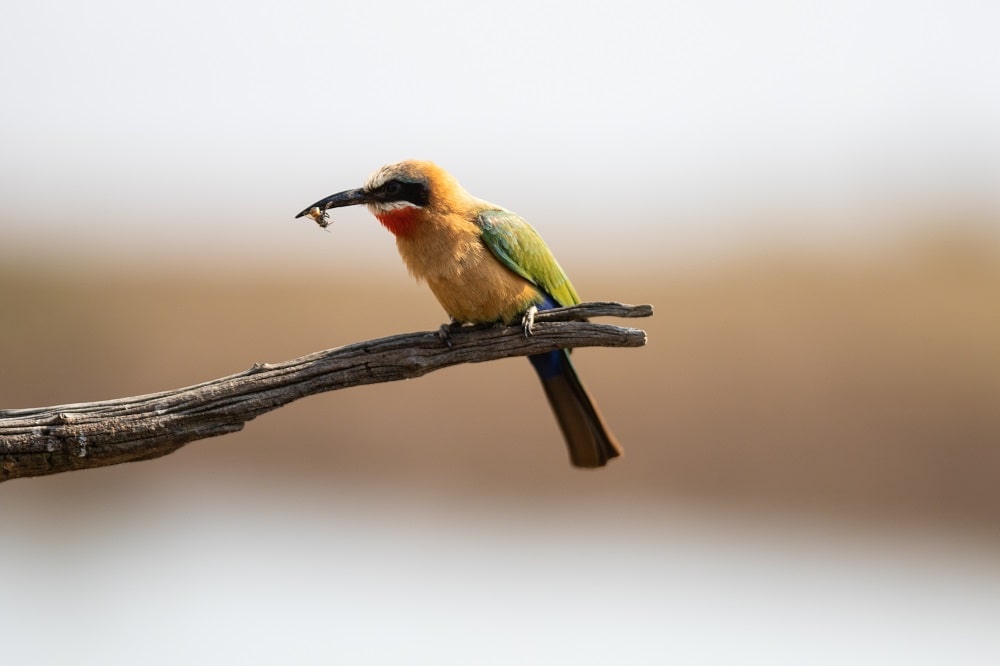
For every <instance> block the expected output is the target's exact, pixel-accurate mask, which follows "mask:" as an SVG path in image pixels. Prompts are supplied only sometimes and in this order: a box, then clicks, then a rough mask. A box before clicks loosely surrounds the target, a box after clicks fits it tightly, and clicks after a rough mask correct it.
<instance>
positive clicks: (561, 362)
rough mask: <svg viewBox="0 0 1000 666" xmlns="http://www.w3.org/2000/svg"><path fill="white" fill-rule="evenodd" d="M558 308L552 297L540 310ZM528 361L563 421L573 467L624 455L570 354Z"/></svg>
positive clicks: (598, 464)
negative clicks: (583, 382)
mask: <svg viewBox="0 0 1000 666" xmlns="http://www.w3.org/2000/svg"><path fill="white" fill-rule="evenodd" d="M554 307H558V305H557V304H556V303H555V301H553V300H552V298H551V297H550V296H548V295H546V299H545V301H544V302H543V303H540V304H539V305H538V309H539V310H549V309H551V308H554ZM528 360H530V361H531V365H532V366H534V368H535V372H537V373H538V377H539V379H541V380H542V388H543V389H544V390H545V397H546V398H548V401H549V405H550V406H551V407H552V411H553V412H554V413H555V415H556V420H557V421H558V422H559V427H560V429H561V430H562V433H563V437H564V438H565V440H566V446H567V447H568V448H569V457H570V461H571V462H572V463H573V465H575V466H576V467H603V466H604V465H606V464H607V463H608V460H610V459H611V458H615V457H617V456H620V455H621V447H620V446H619V445H618V442H617V440H615V438H614V436H613V435H612V434H611V432H610V431H609V430H608V428H607V426H606V425H605V424H604V419H602V418H601V414H600V412H598V411H597V407H596V405H594V402H593V400H591V399H590V394H588V393H587V391H586V389H584V388H583V384H581V383H580V378H579V377H578V376H577V374H576V370H575V369H574V368H573V363H572V362H571V361H570V359H569V352H568V351H567V350H564V349H557V350H555V351H551V352H546V353H544V354H535V355H533V356H529V357H528Z"/></svg>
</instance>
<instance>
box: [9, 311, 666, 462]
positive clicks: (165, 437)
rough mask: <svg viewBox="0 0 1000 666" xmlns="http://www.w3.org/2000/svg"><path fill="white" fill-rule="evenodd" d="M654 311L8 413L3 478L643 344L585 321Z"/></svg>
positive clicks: (348, 353) (424, 338)
mask: <svg viewBox="0 0 1000 666" xmlns="http://www.w3.org/2000/svg"><path fill="white" fill-rule="evenodd" d="M652 313H653V308H652V307H651V306H649V305H638V306H633V305H623V304H621V303H584V304H581V305H576V306H573V307H570V308H560V309H558V310H549V311H545V312H539V313H538V315H537V317H536V318H535V326H534V328H533V331H532V335H531V336H527V337H526V336H525V335H524V332H523V331H522V329H521V327H520V326H506V327H504V326H491V327H473V326H464V327H462V328H460V329H453V330H452V334H451V338H450V341H451V346H450V348H449V347H448V346H447V345H446V344H445V343H444V342H443V341H442V339H441V337H440V336H439V334H438V333H437V332H426V333H407V334H402V335H394V336H391V337H387V338H381V339H378V340H369V341H366V342H357V343H354V344H351V345H347V346H345V347H338V348H337V349H329V350H326V351H321V352H317V353H315V354H310V355H308V356H303V357H301V358H297V359H294V360H291V361H285V362H282V363H257V364H255V365H254V366H253V367H251V368H250V369H249V370H246V371H245V372H241V373H239V374H236V375H230V376H228V377H222V378H220V379H213V380H211V381H208V382H204V383H202V384H197V385H195V386H189V387H187V388H181V389H176V390H173V391H164V392H162V393H152V394H149V395H141V396H134V397H130V398H118V399H115V400H105V401H101V402H88V403H77V404H72V405H59V406H56V407H38V408H32V409H9V410H0V481H6V480H8V479H15V478H18V477H26V476H41V475H44V474H56V473H59V472H68V471H72V470H78V469H89V468H93V467H104V466H106V465H115V464H118V463H123V462H131V461H137V460H149V459H152V458H158V457H160V456H163V455H166V454H168V453H172V452H173V451H176V450H177V449H179V448H180V447H182V446H183V445H184V444H186V443H188V442H190V441H193V440H196V439H204V438H206V437H214V436H217V435H224V434H226V433H230V432H236V431H238V430H241V429H242V428H243V424H244V423H246V422H247V421H249V420H251V419H253V418H255V417H257V416H259V415H260V414H263V413H265V412H269V411H271V410H272V409H277V408H278V407H281V406H282V405H286V404H288V403H290V402H292V401H293V400H298V399H299V398H304V397H306V396H309V395H314V394H317V393H322V392H324V391H336V390H337V389H343V388H349V387H352V386H361V385H364V384H374V383H378V382H391V381H396V380H399V379H411V378H414V377H420V376H421V375H424V374H426V373H428V372H432V371H434V370H439V369H441V368H446V367H448V366H452V365H458V364H459V363H480V362H483V361H493V360H496V359H500V358H508V357H511V356H526V355H528V354H537V353H540V352H546V351H552V350H554V349H566V348H570V347H640V346H642V345H644V344H645V343H646V333H645V332H644V331H641V330H638V329H634V328H624V327H620V326H612V325H609V324H594V323H590V322H586V321H582V320H584V319H586V318H588V317H601V316H612V317H648V316H650V315H652Z"/></svg>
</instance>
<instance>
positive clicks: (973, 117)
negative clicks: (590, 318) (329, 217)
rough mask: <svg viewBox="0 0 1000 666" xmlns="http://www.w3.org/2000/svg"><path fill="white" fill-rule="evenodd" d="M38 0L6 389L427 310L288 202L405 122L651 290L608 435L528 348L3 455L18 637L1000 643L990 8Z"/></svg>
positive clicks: (613, 270) (117, 650) (375, 252)
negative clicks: (566, 428)
mask: <svg viewBox="0 0 1000 666" xmlns="http://www.w3.org/2000/svg"><path fill="white" fill-rule="evenodd" d="M2 15H3V17H2V20H0V86H2V90H3V91H4V95H3V97H4V102H3V104H2V105H0V137H2V146H3V150H2V153H0V182H2V186H0V304H2V309H0V313H2V314H0V317H2V319H0V408H5V409H9V408H18V407H33V406H43V405H55V404H61V403H70V402H85V401H94V400H101V399H107V398H114V397H122V396H126V395H134V394H142V393H149V392H155V391H160V390H165V389H170V388H177V387H181V386H186V385H190V384H195V383H198V382H201V381H204V380H208V379H211V378H214V377H219V376H223V375H227V374H231V373H235V372H239V371H242V370H244V369H246V368H248V367H249V366H250V365H252V364H253V363H255V362H266V361H280V360H285V359H289V358H293V357H296V356H300V355H304V354H307V353H310V352H313V351H317V350H320V349H325V348H329V347H335V346H339V345H342V344H346V343H350V342H355V341H358V340H364V339H369V338H374V337H380V336H384V335H391V334H394V333H401V332H408V331H415V330H431V329H434V328H436V327H437V326H438V325H439V324H440V323H441V322H443V321H444V314H443V312H442V311H441V310H440V307H439V306H438V305H437V303H436V302H435V301H434V300H433V297H432V296H431V295H430V294H429V292H428V291H427V290H426V288H425V287H423V286H422V285H417V284H415V283H414V282H413V280H412V279H411V278H410V277H409V276H407V275H406V272H405V269H404V268H403V267H402V265H401V262H400V261H399V259H398V257H397V255H396V251H395V248H394V247H393V242H392V239H391V236H390V235H389V234H388V232H386V231H385V230H384V229H382V228H381V227H380V226H379V225H378V224H377V223H376V222H375V221H374V219H373V218H371V217H370V216H369V215H368V213H367V212H366V211H364V210H343V211H339V212H337V214H336V215H334V216H333V219H334V224H333V225H332V226H331V227H330V228H329V229H328V230H327V232H324V231H321V230H320V229H318V228H317V227H316V225H314V224H313V223H312V222H310V221H308V220H301V219H300V220H293V219H292V216H293V215H294V214H295V213H296V212H298V211H299V210H301V209H302V208H303V207H304V206H306V205H308V204H309V203H311V202H313V201H315V200H317V199H319V198H321V197H323V196H326V195H328V194H331V193H333V192H336V191H339V190H343V189H347V188H351V187H356V186H359V185H360V184H362V182H363V181H364V179H365V178H366V177H367V175H368V174H369V173H370V172H371V171H373V170H374V169H375V168H377V167H378V166H380V165H381V164H383V163H386V162H391V161H396V160H399V159H403V158H408V157H419V158H424V159H432V160H434V161H436V162H438V163H440V164H441V165H443V166H445V167H446V168H448V169H449V170H450V171H452V172H453V173H454V174H455V175H456V176H457V177H458V178H459V179H460V180H461V181H462V182H463V184H464V185H465V186H466V188H467V189H469V190H470V191H471V192H473V193H474V194H476V195H478V196H480V197H482V198H485V199H488V200H492V201H495V202H498V203H500V204H502V205H504V206H506V207H508V208H511V209H513V210H515V211H517V212H519V213H521V214H522V215H523V216H524V217H526V218H527V219H528V220H529V221H531V222H532V223H533V224H534V226H535V227H536V228H537V229H538V230H539V231H540V232H541V233H542V235H543V236H544V237H545V239H546V240H547V242H548V243H549V245H550V246H551V247H552V248H553V249H554V251H555V253H556V255H557V256H558V257H559V260H560V262H561V263H562V265H563V266H564V267H565V268H566V269H567V271H568V272H569V273H570V275H571V276H572V278H573V280H574V283H575V284H576V287H577V289H578V291H580V293H581V294H582V295H583V296H584V298H586V299H589V300H620V301H625V302H630V303H652V304H654V306H655V307H656V316H655V317H654V318H653V319H651V320H643V321H638V322H637V325H639V326H641V327H643V328H645V329H647V331H648V333H649V344H648V346H647V347H645V348H642V349H638V350H598V349H584V350H579V351H578V352H577V353H576V354H575V355H574V359H575V363H576V364H577V367H578V369H579V371H580V373H581V375H582V376H583V377H584V379H585V382H586V384H587V385H588V388H589V389H590V390H591V392H592V393H593V394H594V396H595V398H596V399H597V400H598V402H599V403H600V405H601V408H602V411H603V412H604V414H605V416H606V417H607V419H608V420H609V422H610V423H611V424H612V426H613V428H614V430H615V431H616V433H617V435H618V436H619V438H620V439H621V441H622V442H623V443H624V445H625V448H626V456H625V457H624V458H623V459H621V460H618V461H615V462H614V463H613V464H612V465H610V466H609V467H608V468H606V469H603V470H599V471H596V472H589V471H580V470H575V469H572V468H571V467H570V466H569V464H568V462H567V460H566V454H565V450H564V448H563V444H562V441H561V439H560V436H559V434H558V430H557V427H556V425H555V422H554V420H553V418H552V416H551V414H550V413H549V411H548V408H547V406H546V405H545V404H544V400H543V396H542V393H541V390H540V387H539V386H538V384H537V381H536V380H535V378H534V376H533V373H532V372H531V370H530V369H529V365H528V363H527V362H526V361H523V360H522V359H511V360H509V361H503V362H498V363H491V364H486V365H476V366H464V367H458V368H453V369H449V370H445V371H442V372H438V373H435V374H432V375H431V376H428V377H425V378H421V379H418V380H413V381H407V382H399V383H394V384H383V385H377V386H369V387H361V388H356V389H352V390H349V391H342V392H335V393H330V394H326V395H322V396H317V397H312V398H308V399H306V400H302V401H300V402H298V403H295V404H292V405H290V406H288V407H286V408H283V409H281V410H278V411H277V412H274V413H271V414H267V415H265V416H263V417H261V418H259V419H258V420H256V421H254V422H251V423H249V424H248V425H247V427H246V428H245V430H244V431H242V432H240V433H237V434H234V435H230V436H226V437H222V438H218V439H212V440H205V441H200V442H194V443H191V444H189V445H188V446H187V447H185V448H184V449H182V450H181V451H179V452H177V453H175V454H173V455H170V456H167V457H165V458H162V459H159V460H155V461H151V462H144V463H134V464H127V465H122V466H118V467H114V468H105V469H101V470H93V471H85V472H78V473H73V474H66V475H61V476H52V477H45V478H37V479H22V480H16V481H12V482H8V483H4V484H2V486H0V524H2V525H3V529H2V530H0V571H3V572H4V575H3V579H4V584H3V589H4V592H3V594H2V595H0V637H2V639H3V644H4V649H5V653H6V655H8V656H9V659H10V661H11V663H19V664H35V663H37V664H47V663H65V662H67V661H69V660H70V659H72V660H73V661H74V663H80V664H89V663H93V664H116V663H122V664H126V663H127V664H132V663H137V662H139V663H150V664H156V663H164V664H166V663H171V664H172V663H177V662H178V661H181V660H183V661H186V662H190V663H241V664H269V663H275V662H279V663H329V662H331V661H339V662H343V663H434V664H442V663H456V664H458V663H461V664H466V663H498V664H499V663H522V664H532V663H537V664H551V663H593V664H598V663H600V664H605V663H609V662H611V663H665V662H668V661H671V660H673V661H678V662H680V663H701V664H732V663H767V664H780V663H787V664H800V663H830V664H835V663H836V664H841V663H870V664H885V663H913V664H919V663H947V664H953V663H963V664H975V663H982V664H993V663H997V660H998V658H1000V638H998V637H997V635H996V631H995V629H996V619H997V618H998V617H1000V558H998V555H1000V543H998V541H997V538H996V536H997V527H998V525H1000V447H998V444H1000V409H998V398H1000V342H998V340H1000V308H998V303H1000V196H998V191H1000V190H998V185H1000V121H998V120H997V119H998V118H1000V88H998V87H997V85H996V81H998V80H1000V59H998V58H997V57H996V46H995V34H996V26H997V25H1000V9H998V6H997V5H990V4H989V3H974V2H952V3H947V5H946V6H945V5H943V4H941V3H912V2H901V1H883V2H853V1H849V2H836V3H834V2H830V3H814V4H808V5H803V4H801V3H785V2H772V1H765V2H758V3H751V4H745V3H739V2H733V1H731V0H719V1H713V2H701V3H684V4H677V3H659V4H655V3H653V4H650V3H646V2H631V1H628V0H625V1H622V2H615V3H607V2H605V3H569V2H538V1H537V0H533V1H532V2H520V1H517V0H515V1H510V2H506V3H503V5H502V6H501V5H499V4H497V5H477V4H475V3H472V4H470V3H458V2H455V3H449V2H429V3H402V2H394V1H389V2H383V3H377V4H373V3H367V4H366V3H359V2H355V3H339V2H325V3H307V2H283V3H280V4H270V3H260V2H249V3H244V4H243V5H240V6H239V7H234V6H233V5H232V4H231V3H222V2H217V1H215V0H207V1H206V0H200V1H199V2H197V3H194V2H186V1H182V2H177V1H176V0H175V1H172V2H169V3H168V2H155V1H154V2H145V3H138V4H136V3H127V2H114V1H110V0H96V1H95V2H90V3H85V4H79V3H70V2H65V1H59V0H56V1H53V2H44V1H34V2H30V3H28V2H13V3H7V4H6V5H5V7H4V9H3V11H2ZM631 323H633V324H636V322H631Z"/></svg>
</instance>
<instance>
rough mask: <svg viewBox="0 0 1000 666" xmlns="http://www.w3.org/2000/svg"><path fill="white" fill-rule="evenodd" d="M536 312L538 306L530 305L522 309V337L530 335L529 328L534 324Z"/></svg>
mask: <svg viewBox="0 0 1000 666" xmlns="http://www.w3.org/2000/svg"><path fill="white" fill-rule="evenodd" d="M536 314H538V307H537V306H534V305H532V306H531V307H530V308H528V309H527V310H525V311H524V316H523V317H521V328H522V329H523V330H524V337H526V338H527V337H529V336H530V335H531V329H532V328H533V327H534V326H535V315H536Z"/></svg>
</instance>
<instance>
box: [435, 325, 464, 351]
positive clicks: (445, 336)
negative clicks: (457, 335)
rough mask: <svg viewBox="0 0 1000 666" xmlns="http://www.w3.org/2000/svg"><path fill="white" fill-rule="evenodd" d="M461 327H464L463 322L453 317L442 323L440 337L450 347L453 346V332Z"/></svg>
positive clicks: (439, 330) (439, 331)
mask: <svg viewBox="0 0 1000 666" xmlns="http://www.w3.org/2000/svg"><path fill="white" fill-rule="evenodd" d="M460 328H462V323H461V322H459V321H455V320H454V319H452V320H451V321H450V322H448V323H447V324H441V328H439V329H438V337H439V338H441V342H443V343H445V344H446V345H448V349H451V348H452V344H451V334H452V333H453V332H454V331H457V330H458V329H460Z"/></svg>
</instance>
